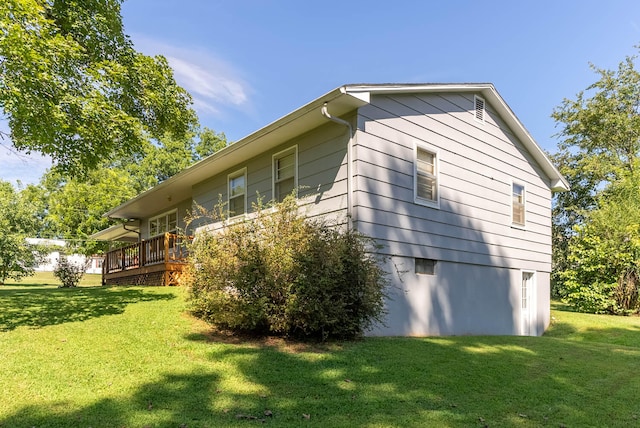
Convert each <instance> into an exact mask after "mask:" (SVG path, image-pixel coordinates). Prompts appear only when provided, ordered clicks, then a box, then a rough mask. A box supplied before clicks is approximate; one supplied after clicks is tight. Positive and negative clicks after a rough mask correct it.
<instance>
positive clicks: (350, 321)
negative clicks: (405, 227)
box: [186, 196, 386, 340]
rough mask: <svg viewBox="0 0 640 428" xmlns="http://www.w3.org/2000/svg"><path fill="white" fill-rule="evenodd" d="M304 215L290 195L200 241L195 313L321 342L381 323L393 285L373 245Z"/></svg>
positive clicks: (192, 277)
mask: <svg viewBox="0 0 640 428" xmlns="http://www.w3.org/2000/svg"><path fill="white" fill-rule="evenodd" d="M299 211H300V210H299V207H298V204H297V202H296V199H295V198H294V197H292V196H291V197H288V198H286V199H285V200H284V201H283V202H281V203H278V204H274V205H273V206H269V207H265V206H262V205H261V204H258V205H257V206H254V212H253V213H252V214H251V216H250V218H246V219H242V220H237V219H233V220H232V221H228V220H225V221H222V222H221V224H222V226H221V228H220V229H218V230H215V231H210V232H207V233H200V234H198V235H197V236H196V238H195V240H194V242H193V244H192V245H191V248H190V254H191V260H190V268H189V270H188V275H186V285H187V286H188V288H189V295H190V299H189V300H190V304H191V310H192V312H193V313H194V314H195V315H196V316H198V317H200V318H202V319H204V320H206V321H208V322H210V323H212V324H213V325H215V326H216V327H218V328H223V329H230V330H233V331H242V332H252V333H257V334H276V335H284V336H293V337H298V338H316V339H322V340H324V339H327V338H354V337H357V336H360V335H362V334H363V332H364V331H365V330H366V329H367V328H369V327H370V326H372V324H373V323H374V322H382V316H383V314H384V297H385V287H386V278H385V274H384V272H383V270H382V269H381V268H380V265H379V264H378V263H377V260H376V258H375V256H374V255H373V254H372V252H371V250H372V249H374V248H375V247H374V246H373V242H372V241H371V240H370V239H368V238H366V237H364V236H362V235H360V234H358V233H356V232H354V231H351V230H346V229H345V228H340V227H336V226H331V225H329V224H327V223H326V222H323V221H320V220H312V219H309V218H306V217H305V216H304V215H303V214H301V213H300V212H299ZM218 212H219V213H221V214H220V215H218V216H217V217H220V216H222V218H224V210H218ZM209 215H210V213H209Z"/></svg>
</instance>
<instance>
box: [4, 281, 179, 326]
mask: <svg viewBox="0 0 640 428" xmlns="http://www.w3.org/2000/svg"><path fill="white" fill-rule="evenodd" d="M173 298H175V296H173V295H168V294H156V293H146V292H144V290H140V289H133V288H125V287H83V288H72V289H59V288H47V287H37V288H36V287H33V286H26V287H24V288H22V287H15V286H14V287H12V288H9V289H1V288H0V331H9V330H13V329H15V328H17V327H21V326H28V327H33V328H40V327H45V326H48V325H55V324H62V323H67V322H75V321H84V320H88V319H91V318H96V317H101V316H104V315H114V314H120V313H122V312H123V311H124V309H125V307H126V306H127V305H129V304H131V303H137V302H144V301H152V300H167V299H173Z"/></svg>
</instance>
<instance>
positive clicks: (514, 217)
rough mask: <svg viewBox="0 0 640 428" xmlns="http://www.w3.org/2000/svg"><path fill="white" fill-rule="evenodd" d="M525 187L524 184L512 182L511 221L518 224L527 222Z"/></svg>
mask: <svg viewBox="0 0 640 428" xmlns="http://www.w3.org/2000/svg"><path fill="white" fill-rule="evenodd" d="M524 214H525V189H524V186H523V185H522V184H518V183H511V221H512V222H513V224H515V225H518V226H524V224H525V223H524V222H525V216H524Z"/></svg>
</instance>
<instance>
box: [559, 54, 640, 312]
mask: <svg viewBox="0 0 640 428" xmlns="http://www.w3.org/2000/svg"><path fill="white" fill-rule="evenodd" d="M635 60H636V57H634V56H631V57H627V58H626V59H625V60H624V61H623V62H621V63H620V64H619V66H618V68H617V70H603V69H600V68H597V67H595V66H593V65H591V68H592V69H593V70H594V71H595V72H596V74H597V75H598V76H599V80H598V81H596V82H595V83H594V84H592V85H591V86H589V87H588V88H587V89H586V90H585V91H581V92H580V93H578V94H577V96H576V99H575V100H568V99H565V100H564V101H563V103H562V104H561V105H560V106H559V107H558V108H557V109H556V110H554V112H553V114H552V117H553V118H554V119H555V120H556V122H557V124H558V125H560V126H561V131H560V133H559V135H560V136H561V137H562V138H563V141H562V142H561V143H560V144H559V148H560V151H559V153H557V154H556V155H554V159H555V160H556V162H557V163H558V164H559V168H560V171H561V172H562V173H563V174H564V175H565V177H567V179H568V181H569V183H570V185H571V191H570V192H567V193H564V194H563V193H560V194H557V195H556V197H555V199H554V208H553V236H554V254H553V261H554V273H553V279H554V291H555V292H556V294H557V295H559V296H561V297H564V298H565V299H567V300H568V301H570V302H571V303H573V304H574V305H576V306H577V307H579V308H580V309H583V310H591V311H594V310H596V311H603V310H607V311H611V312H619V310H618V309H617V308H628V307H629V305H628V304H627V303H625V301H628V299H629V296H631V295H632V294H633V293H634V292H635V291H631V290H630V289H627V288H628V287H627V286H630V285H629V284H636V282H635V281H630V278H631V277H629V276H625V275H626V274H624V272H631V271H633V269H632V268H631V265H632V264H634V263H636V262H637V257H638V256H639V255H640V253H636V250H635V247H634V245H635V244H634V243H635V242H636V241H635V239H636V238H637V235H636V233H637V230H638V227H636V226H635V224H636V223H634V222H638V221H640V218H637V217H636V216H634V215H632V214H629V215H626V216H625V215H622V214H621V213H623V212H624V211H625V210H627V211H628V210H630V209H633V208H625V207H634V206H635V205H634V204H635V201H634V200H633V198H637V197H638V196H639V195H637V194H634V193H633V192H631V191H630V190H624V189H629V183H638V180H637V174H638V171H637V169H638V165H640V73H639V72H638V71H637V70H636V69H635V64H634V62H635ZM629 269H631V270H629ZM587 272H590V273H587ZM596 273H597V275H596ZM625 284H626V285H625ZM605 285H606V286H605ZM633 287H636V285H634V286H632V288H633ZM623 289H624V290H627V291H625V292H623V293H620V291H621V290H623ZM581 299H583V300H581ZM587 301H589V303H585V302H587ZM596 302H597V303H596ZM604 308H606V309H604ZM625 310H626V309H625Z"/></svg>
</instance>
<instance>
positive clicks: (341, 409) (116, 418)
mask: <svg viewBox="0 0 640 428" xmlns="http://www.w3.org/2000/svg"><path fill="white" fill-rule="evenodd" d="M202 338H203V336H193V337H192V339H193V340H195V342H194V343H198V344H199V346H208V348H206V349H201V352H202V356H203V358H204V362H203V363H201V364H198V365H197V366H198V369H191V370H190V371H189V372H188V373H179V369H175V370H174V371H173V372H170V373H167V374H165V375H164V376H163V377H162V378H161V379H159V380H158V381H156V382H152V383H147V384H145V385H142V386H140V387H139V388H138V389H137V390H135V391H133V392H132V394H131V395H130V396H128V397H124V398H121V399H113V398H105V399H103V400H101V401H99V402H96V403H94V404H92V405H90V406H87V407H85V408H82V409H80V410H74V411H69V410H65V409H66V408H67V409H68V407H73V406H67V405H66V403H57V404H52V405H50V406H48V407H42V406H40V407H36V406H27V407H24V408H23V409H21V410H19V411H18V412H17V413H15V414H13V415H10V416H8V417H6V418H4V419H3V420H0V426H7V427H9V426H11V427H31V426H38V427H47V426H55V427H75V426H92V427H94V428H97V427H116V426H153V427H189V428H195V427H213V426H224V427H236V426H238V427H244V426H253V425H255V424H260V422H264V423H266V424H272V425H274V426H318V427H325V426H331V427H351V426H385V427H386V426H388V427H398V426H402V427H404V426H407V427H418V426H454V427H455V426H460V427H474V426H564V425H566V426H629V425H633V424H637V421H636V419H634V418H635V416H634V414H637V408H636V407H635V406H636V404H635V403H637V402H638V400H639V399H640V396H639V394H640V393H639V391H638V389H637V385H636V383H635V382H634V380H633V379H632V378H631V377H630V376H629V375H628V374H629V373H631V372H632V371H633V369H634V367H636V366H637V360H638V358H639V357H640V351H639V350H634V352H631V353H612V352H611V351H610V349H608V348H602V347H594V346H589V345H588V344H581V343H576V342H561V341H558V340H548V339H544V338H514V337H455V338H438V339H435V338H434V339H401V338H375V339H367V340H364V341H362V342H358V343H349V344H344V345H337V346H334V347H333V350H330V351H326V352H308V351H304V350H302V351H300V350H299V349H293V350H292V349H290V348H289V347H288V346H284V347H283V346H280V345H260V344H259V343H257V342H253V343H251V344H249V345H229V344H219V343H215V344H211V343H210V344H205V343H202ZM219 363H224V364H219ZM612 368H614V369H615V372H616V373H617V371H618V370H620V375H619V376H618V375H616V374H615V373H613V374H608V375H607V374H605V373H607V370H609V371H611V370H612ZM231 373H232V374H231ZM265 412H268V414H266V413H265ZM634 412H636V413H634Z"/></svg>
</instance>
